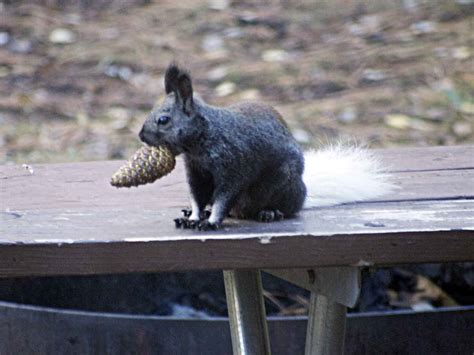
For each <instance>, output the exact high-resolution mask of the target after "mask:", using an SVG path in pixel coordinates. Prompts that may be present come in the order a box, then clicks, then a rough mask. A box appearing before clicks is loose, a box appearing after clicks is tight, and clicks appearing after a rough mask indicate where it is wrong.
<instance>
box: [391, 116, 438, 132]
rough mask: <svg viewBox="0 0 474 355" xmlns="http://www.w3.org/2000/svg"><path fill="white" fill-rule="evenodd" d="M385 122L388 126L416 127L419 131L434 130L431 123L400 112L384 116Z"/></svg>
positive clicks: (401, 128)
mask: <svg viewBox="0 0 474 355" xmlns="http://www.w3.org/2000/svg"><path fill="white" fill-rule="evenodd" d="M384 122H385V124H386V125H387V126H389V127H392V128H396V129H400V130H405V129H416V130H418V131H425V132H428V131H431V130H432V127H431V125H429V124H428V123H426V122H424V121H423V120H421V119H419V118H416V117H410V116H407V115H403V114H399V113H397V114H389V115H386V116H385V117H384Z"/></svg>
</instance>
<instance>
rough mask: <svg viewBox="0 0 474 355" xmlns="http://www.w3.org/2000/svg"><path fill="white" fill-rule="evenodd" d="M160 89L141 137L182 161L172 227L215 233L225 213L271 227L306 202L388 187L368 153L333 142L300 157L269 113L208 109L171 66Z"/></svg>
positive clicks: (246, 105) (248, 106)
mask: <svg viewBox="0 0 474 355" xmlns="http://www.w3.org/2000/svg"><path fill="white" fill-rule="evenodd" d="M164 84H165V85H164V86H165V92H166V98H165V99H164V101H163V102H162V103H161V104H160V105H158V106H156V107H155V108H153V110H152V111H151V113H150V114H149V116H148V117H147V119H146V120H145V122H144V124H143V127H142V129H141V131H140V133H139V137H140V139H141V140H142V141H143V142H144V143H146V144H148V145H151V146H159V145H166V146H168V148H169V149H170V150H171V152H172V153H173V154H174V155H180V154H182V155H183V156H184V163H185V170H186V175H187V180H188V183H189V187H190V191H191V209H190V210H183V217H180V218H177V219H175V220H174V221H175V224H176V227H177V228H190V229H199V230H216V229H218V228H219V227H220V226H221V224H222V221H223V220H224V218H225V217H227V216H228V215H231V216H233V217H236V218H242V219H256V220H258V221H261V222H272V221H276V220H281V219H283V218H291V217H293V216H295V215H296V214H297V213H298V212H299V211H300V210H301V209H302V208H303V205H304V204H305V201H306V205H305V208H306V207H308V208H309V207H317V206H325V205H332V204H339V203H345V202H355V201H361V200H367V199H370V198H374V197H377V196H380V195H382V194H384V193H386V192H388V191H390V190H391V188H392V185H391V184H390V183H389V182H387V175H386V174H384V173H383V172H382V171H381V169H380V167H379V164H378V162H377V161H376V160H375V159H374V158H373V157H372V156H371V154H370V153H369V152H368V151H367V150H366V149H362V148H357V147H355V148H354V147H344V146H343V145H340V144H336V145H335V146H332V147H329V148H326V149H323V150H319V151H310V152H306V153H303V151H302V149H301V147H300V146H299V144H298V143H297V142H296V140H295V139H294V137H293V136H292V134H291V132H290V130H289V128H288V126H287V124H286V123H285V121H284V120H283V118H282V116H281V115H280V114H279V113H278V112H277V111H276V110H275V109H274V108H273V107H271V106H269V105H266V104H262V103H258V102H242V103H238V104H235V105H231V106H227V107H216V106H212V105H209V104H207V103H205V102H204V101H203V100H202V99H200V98H199V97H198V96H197V95H194V94H193V85H192V80H191V76H190V74H189V73H188V71H186V70H184V69H182V68H180V67H179V66H177V65H176V64H175V63H172V64H170V65H169V66H168V68H167V70H166V74H165V79H164ZM305 165H306V168H305ZM208 205H210V206H211V211H210V213H209V212H208V211H207V210H206V207H207V206H208Z"/></svg>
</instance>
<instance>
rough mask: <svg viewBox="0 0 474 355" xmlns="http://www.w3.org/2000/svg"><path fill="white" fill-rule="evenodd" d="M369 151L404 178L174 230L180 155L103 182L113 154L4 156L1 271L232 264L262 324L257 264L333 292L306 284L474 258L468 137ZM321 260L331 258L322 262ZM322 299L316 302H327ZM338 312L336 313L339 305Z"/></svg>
mask: <svg viewBox="0 0 474 355" xmlns="http://www.w3.org/2000/svg"><path fill="white" fill-rule="evenodd" d="M376 153H377V155H379V156H380V157H381V159H382V160H383V162H384V164H385V165H386V166H388V167H390V171H391V172H392V174H393V180H394V182H396V183H397V184H398V185H399V186H400V189H399V190H398V191H396V192H394V193H393V194H391V195H388V196H385V197H384V198H381V199H379V200H374V201H370V202H366V203H357V204H348V205H341V206H336V207H330V208H315V209H311V210H305V211H304V212H302V213H301V214H300V216H299V217H298V218H295V219H290V220H285V221H281V222H276V223H271V224H261V223H257V222H252V221H236V220H228V221H227V222H226V223H225V225H224V228H223V229H222V230H220V231H217V232H198V231H190V230H177V229H175V227H174V223H173V222H172V219H173V218H175V217H176V216H178V215H179V213H180V209H181V208H182V207H186V206H187V205H188V192H187V190H188V188H187V185H186V182H185V178H184V172H183V166H182V164H181V162H178V166H177V169H176V170H175V171H174V172H173V173H172V174H171V175H169V176H167V177H165V178H163V179H162V180H160V181H158V182H157V183H155V184H153V185H148V186H143V187H140V188H132V189H129V190H122V189H120V190H117V189H115V188H113V187H111V186H110V185H109V179H110V176H111V175H112V173H113V172H114V171H115V170H116V169H117V168H118V167H119V166H120V165H121V164H122V162H119V161H110V162H89V163H67V164H41V165H33V166H32V168H33V170H34V172H33V174H31V173H30V171H28V169H26V168H25V167H22V166H21V165H7V166H1V167H0V204H1V210H0V212H1V213H0V277H2V276H3V277H16V276H32V275H72V274H101V273H123V272H147V271H150V272H156V271H181V270H205V269H222V270H229V271H228V272H227V273H226V286H227V287H228V289H227V290H228V297H229V301H230V302H231V303H232V304H233V305H238V302H243V303H244V304H247V303H250V304H252V302H254V303H253V305H251V307H256V309H257V311H258V312H260V313H258V312H257V313H258V314H257V315H258V317H255V315H254V316H253V317H250V319H247V320H246V322H255V321H257V323H258V324H259V325H258V326H259V327H261V329H260V330H259V329H256V330H255V331H256V332H260V333H262V332H263V333H265V322H264V319H263V318H262V316H261V311H262V309H263V308H262V307H261V304H262V302H261V301H262V297H261V290H260V284H259V280H260V278H259V273H258V272H257V271H256V270H260V269H270V271H271V272H272V273H275V274H279V276H281V277H286V278H287V279H291V280H293V281H295V282H296V283H299V284H301V285H302V286H305V287H308V288H310V289H312V291H314V294H317V293H318V292H320V293H321V294H323V295H324V292H326V296H328V297H332V296H333V295H332V292H333V291H327V290H326V291H324V290H321V289H317V288H314V287H316V286H314V287H313V286H311V285H310V283H311V281H313V283H314V277H315V275H316V276H317V277H319V279H318V280H319V281H320V283H321V282H322V280H323V279H324V278H325V276H324V275H323V274H324V270H330V272H340V270H346V271H347V270H357V269H358V268H359V267H361V266H370V265H388V264H397V263H422V262H446V261H474V147H471V146H459V147H435V148H414V149H397V150H380V151H377V152H376ZM329 266H330V267H335V268H329V269H327V268H322V267H329ZM341 267H343V268H342V269H341ZM278 270H280V271H278ZM308 270H310V271H311V270H313V273H311V272H309V273H308ZM301 272H303V273H301ZM314 272H316V274H315V273H314ZM318 272H322V273H323V274H321V275H323V276H321V275H320V274H318ZM302 275H303V276H302ZM304 275H309V276H307V278H308V279H307V280H303V279H302V278H304V277H305V276H304ZM351 275H352V276H351ZM320 276H321V277H320ZM329 278H330V277H329ZM311 279H312V280H311ZM342 279H344V277H342ZM347 280H348V281H347V282H345V281H341V282H340V283H341V284H346V285H349V286H350V285H353V282H354V278H353V274H352V273H351V271H349V272H348V273H347ZM349 286H348V288H351V287H349ZM311 287H313V288H311ZM328 287H329V288H331V287H332V286H328ZM242 288H244V289H246V290H247V292H241V290H242ZM322 288H323V289H324V287H322ZM232 290H233V291H232ZM318 290H319V291H318ZM346 291H347V290H346ZM346 291H344V292H342V293H341V292H340V290H339V291H337V292H336V293H339V295H336V301H338V302H336V304H338V305H341V304H342V305H343V306H345V305H350V304H351V303H352V301H353V299H354V297H355V296H354V295H356V294H357V293H354V292H352V293H350V292H349V295H347V292H346ZM249 295H250V296H251V297H249ZM244 296H246V297H244ZM338 297H342V300H341V299H339V298H338ZM255 300H256V301H255ZM318 300H319V301H318ZM321 300H322V298H319V299H317V298H315V299H314V300H313V301H314V306H315V307H316V306H317V302H319V303H321V302H322V301H321ZM344 300H347V302H346V301H344ZM324 302H326V303H324ZM324 302H323V304H319V306H318V307H323V308H324V309H326V310H327V309H332V310H334V307H333V308H331V307H332V306H333V305H334V304H331V302H330V301H329V304H327V300H326V301H324ZM232 304H229V308H230V312H231V313H232V309H234V308H233V305H232ZM246 308H248V307H246ZM234 310H235V309H234ZM336 313H337V314H336V315H334V317H335V318H336V319H341V317H342V316H344V315H345V307H344V309H342V308H340V307H339V309H338V310H337V311H336ZM341 314H342V315H341ZM240 316H244V315H242V314H241V315H240ZM240 316H239V314H237V315H236V316H235V317H236V318H235V319H234V322H238V321H241V320H242V319H241V318H240ZM231 317H232V314H231ZM244 318H245V317H244ZM262 319H263V321H262ZM329 323H331V322H329ZM333 323H334V322H333ZM336 323H337V322H336ZM308 329H309V328H308ZM241 330H242V329H241ZM317 331H319V332H321V329H319V330H317ZM342 333H343V331H342ZM234 335H235V337H239V336H240V337H241V339H240V340H241V341H244V340H245V339H244V338H245V337H248V336H249V335H248V334H243V333H242V334H241V333H238V332H237V331H235V332H234V331H233V336H234ZM308 335H310V334H308ZM233 340H236V341H238V339H233ZM247 340H248V339H247ZM254 340H255V339H254ZM339 340H340V338H339ZM252 341H253V340H252ZM264 342H265V341H264ZM259 346H264V347H267V348H268V344H263V345H262V344H260V345H259ZM234 349H236V348H235V347H234ZM237 350H238V349H236V351H237ZM241 350H242V349H241ZM244 350H245V349H244ZM267 350H268V349H267ZM313 350H314V349H313ZM308 351H310V350H308Z"/></svg>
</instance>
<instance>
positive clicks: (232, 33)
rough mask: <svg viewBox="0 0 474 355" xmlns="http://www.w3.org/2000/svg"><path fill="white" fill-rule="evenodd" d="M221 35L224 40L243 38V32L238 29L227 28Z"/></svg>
mask: <svg viewBox="0 0 474 355" xmlns="http://www.w3.org/2000/svg"><path fill="white" fill-rule="evenodd" d="M222 34H223V36H224V37H226V38H240V37H243V36H244V32H243V31H242V30H241V29H240V28H238V27H229V28H227V29H225V30H224V32H223V33H222Z"/></svg>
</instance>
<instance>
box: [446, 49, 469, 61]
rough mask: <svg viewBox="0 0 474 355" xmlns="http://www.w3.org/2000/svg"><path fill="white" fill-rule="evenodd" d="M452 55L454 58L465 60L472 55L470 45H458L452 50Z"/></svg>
mask: <svg viewBox="0 0 474 355" xmlns="http://www.w3.org/2000/svg"><path fill="white" fill-rule="evenodd" d="M451 55H452V57H453V58H454V59H459V60H464V59H468V58H469V57H470V56H471V50H470V48H469V47H466V46H463V47H456V48H453V49H452V50H451Z"/></svg>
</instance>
